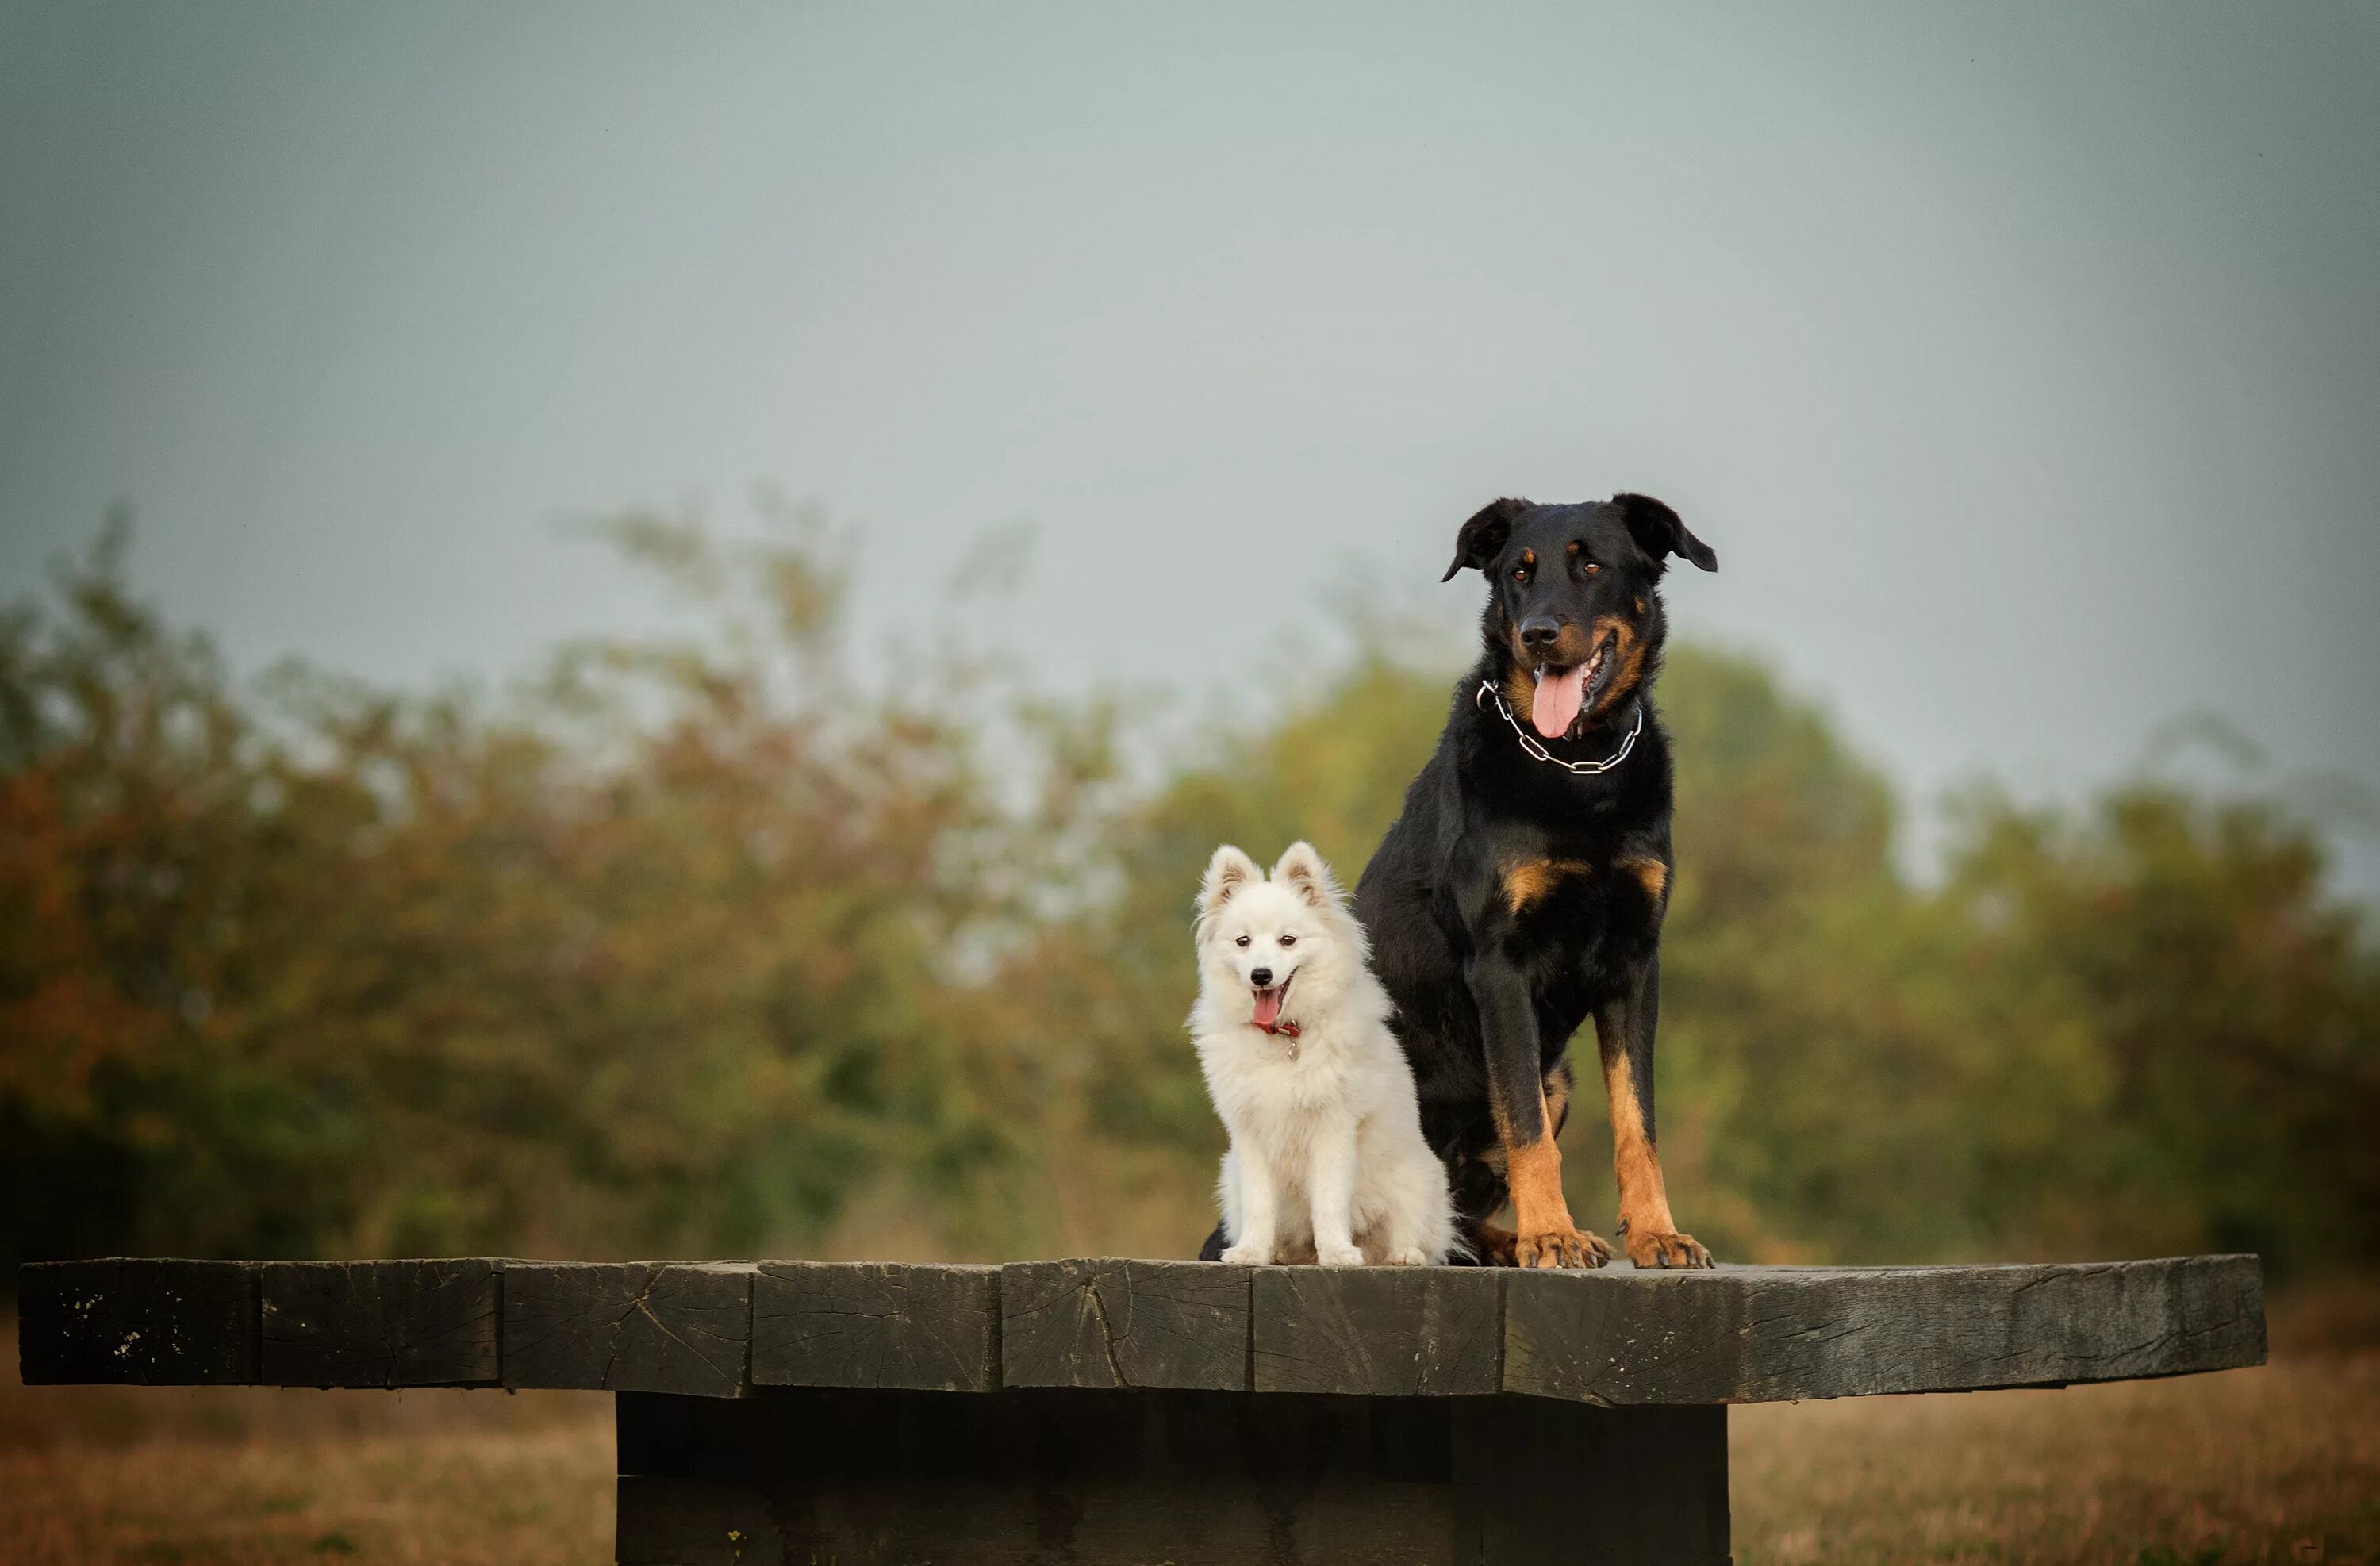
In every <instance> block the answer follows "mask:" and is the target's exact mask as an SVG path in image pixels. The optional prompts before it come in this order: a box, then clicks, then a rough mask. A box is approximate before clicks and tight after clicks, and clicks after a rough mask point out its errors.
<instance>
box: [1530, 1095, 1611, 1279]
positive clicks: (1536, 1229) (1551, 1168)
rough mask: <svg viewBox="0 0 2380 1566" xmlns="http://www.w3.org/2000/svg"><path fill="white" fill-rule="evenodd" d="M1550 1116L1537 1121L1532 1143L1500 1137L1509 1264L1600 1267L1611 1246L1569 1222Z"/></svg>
mask: <svg viewBox="0 0 2380 1566" xmlns="http://www.w3.org/2000/svg"><path fill="white" fill-rule="evenodd" d="M1552 1124H1553V1121H1552V1119H1551V1118H1550V1117H1549V1116H1548V1117H1547V1118H1545V1119H1544V1120H1543V1121H1542V1123H1541V1127H1540V1129H1539V1131H1538V1133H1537V1138H1536V1141H1534V1142H1520V1143H1515V1142H1514V1141H1512V1137H1511V1135H1510V1134H1509V1132H1508V1133H1507V1135H1506V1136H1505V1139H1504V1179H1505V1183H1506V1184H1507V1185H1509V1186H1510V1187H1511V1189H1512V1220H1513V1225H1514V1227H1515V1228H1517V1229H1518V1230H1519V1231H1520V1232H1519V1235H1518V1237H1517V1238H1516V1239H1515V1240H1514V1241H1513V1245H1512V1253H1513V1264H1514V1265H1515V1266H1518V1267H1601V1266H1602V1265H1603V1264H1604V1263H1605V1262H1606V1261H1608V1260H1609V1259H1610V1256H1611V1247H1610V1246H1609V1245H1608V1244H1604V1242H1603V1241H1601V1240H1599V1239H1597V1238H1596V1237H1595V1236H1594V1235H1592V1234H1589V1233H1587V1232H1585V1231H1583V1230H1581V1229H1580V1228H1579V1227H1578V1225H1576V1224H1575V1223H1573V1222H1572V1221H1571V1216H1570V1203H1569V1201H1568V1200H1567V1199H1566V1198H1564V1196H1562V1184H1561V1149H1560V1147H1556V1146H1555V1145H1554V1138H1553V1132H1552V1130H1551V1127H1552Z"/></svg>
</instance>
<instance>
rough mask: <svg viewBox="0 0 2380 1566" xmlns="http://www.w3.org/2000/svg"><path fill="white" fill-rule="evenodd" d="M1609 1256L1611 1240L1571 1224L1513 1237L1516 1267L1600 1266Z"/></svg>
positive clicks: (1513, 1256)
mask: <svg viewBox="0 0 2380 1566" xmlns="http://www.w3.org/2000/svg"><path fill="white" fill-rule="evenodd" d="M1610 1259H1611V1246H1610V1244H1609V1242H1607V1241H1605V1240H1604V1239H1602V1238H1601V1237H1600V1236H1598V1235H1595V1234H1590V1233H1588V1232H1586V1231H1585V1230H1584V1229H1577V1228H1573V1227H1572V1226H1571V1225H1569V1224H1563V1225H1561V1226H1560V1228H1554V1229H1541V1230H1538V1231H1536V1232H1534V1233H1524V1234H1520V1235H1517V1236H1515V1237H1514V1239H1513V1241H1512V1265H1513V1266H1515V1267H1601V1266H1602V1265H1603V1264H1604V1263H1605V1262H1607V1261H1609V1260H1610Z"/></svg>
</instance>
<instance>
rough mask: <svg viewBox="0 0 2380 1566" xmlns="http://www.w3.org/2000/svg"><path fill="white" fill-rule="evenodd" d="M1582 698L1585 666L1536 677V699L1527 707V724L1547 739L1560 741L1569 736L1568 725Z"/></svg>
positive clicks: (1584, 694)
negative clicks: (1532, 725) (1562, 672)
mask: <svg viewBox="0 0 2380 1566" xmlns="http://www.w3.org/2000/svg"><path fill="white" fill-rule="evenodd" d="M1585 699H1586V665H1585V664H1584V663H1582V664H1580V665H1578V667H1576V668H1574V669H1572V670H1570V671H1568V672H1567V673H1565V674H1538V675H1537V696H1536V700H1535V701H1533V702H1531V703H1530V704H1529V722H1533V723H1535V724H1536V726H1537V733H1539V734H1543V735H1545V736H1546V738H1548V739H1560V738H1561V736H1562V735H1564V734H1568V733H1570V725H1571V722H1572V721H1573V719H1575V718H1576V717H1577V716H1578V704H1579V703H1580V702H1582V701H1584V700H1585Z"/></svg>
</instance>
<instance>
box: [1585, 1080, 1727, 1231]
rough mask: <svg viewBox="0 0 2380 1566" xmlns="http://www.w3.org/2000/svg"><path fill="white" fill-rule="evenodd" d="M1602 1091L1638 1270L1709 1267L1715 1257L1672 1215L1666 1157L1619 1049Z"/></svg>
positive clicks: (1623, 1222) (1624, 1226) (1624, 1227)
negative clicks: (1647, 1131) (1651, 1131)
mask: <svg viewBox="0 0 2380 1566" xmlns="http://www.w3.org/2000/svg"><path fill="white" fill-rule="evenodd" d="M1603 1088H1604V1091H1605V1092H1606V1093H1608V1094H1609V1095H1610V1098H1611V1168H1612V1173H1613V1174H1614V1175H1615V1176H1617V1177H1618V1179H1619V1183H1620V1237H1621V1243H1622V1244H1625V1245H1626V1246H1627V1247H1628V1259H1629V1260H1631V1261H1633V1262H1634V1263H1635V1264H1636V1265H1637V1266H1639V1267H1708V1266H1709V1265H1710V1264H1711V1260H1710V1253H1709V1252H1708V1251H1706V1250H1705V1249H1703V1247H1702V1246H1701V1245H1700V1244H1697V1243H1696V1242H1695V1240H1694V1236H1693V1235H1691V1234H1681V1233H1679V1232H1678V1220H1676V1219H1675V1218H1672V1217H1671V1216H1670V1191H1669V1186H1668V1185H1667V1184H1665V1183H1664V1182H1663V1181H1662V1179H1661V1155H1660V1153H1659V1152H1658V1150H1657V1149H1656V1148H1655V1147H1654V1146H1653V1139H1652V1138H1651V1137H1650V1136H1648V1135H1645V1111H1644V1107H1643V1106H1642V1105H1641V1104H1639V1103H1638V1102H1637V1099H1636V1073H1635V1069H1634V1068H1633V1067H1632V1066H1631V1065H1630V1064H1629V1063H1628V1057H1627V1056H1626V1055H1624V1054H1621V1053H1620V1052H1618V1051H1617V1050H1615V1051H1613V1052H1612V1053H1611V1055H1610V1056H1609V1057H1608V1058H1607V1059H1606V1060H1605V1062H1604V1066H1603Z"/></svg>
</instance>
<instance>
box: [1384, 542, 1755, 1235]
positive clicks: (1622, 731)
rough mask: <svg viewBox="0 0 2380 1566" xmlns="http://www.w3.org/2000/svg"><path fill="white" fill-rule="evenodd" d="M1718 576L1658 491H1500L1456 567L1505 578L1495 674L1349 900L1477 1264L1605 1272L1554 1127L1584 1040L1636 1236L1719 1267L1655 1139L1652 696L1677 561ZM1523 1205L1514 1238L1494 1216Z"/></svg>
mask: <svg viewBox="0 0 2380 1566" xmlns="http://www.w3.org/2000/svg"><path fill="white" fill-rule="evenodd" d="M1672 554H1674V555H1678V556H1680V557H1682V558H1683V559H1686V560H1690V561H1692V562H1694V564H1696V565H1698V566H1700V567H1702V568H1703V569H1704V570H1706V571H1715V570H1717V569H1718V555H1717V554H1715V553H1713V552H1712V551H1711V549H1710V546H1708V545H1707V544H1706V543H1704V542H1703V541H1702V540H1700V539H1697V538H1695V537H1694V534H1692V533H1690V532H1688V531H1687V530H1686V527H1685V524H1684V523H1682V522H1681V521H1680V520H1679V519H1678V516H1677V513H1675V512H1673V511H1671V510H1670V508H1669V507H1668V506H1666V505H1664V504H1661V503H1660V502H1659V501H1657V500H1650V499H1647V498H1646V497H1645V496H1643V495H1615V496H1614V497H1612V499H1610V500H1609V501H1606V502H1603V503H1600V504H1582V505H1544V506H1541V505H1533V504H1530V503H1529V502H1527V501H1520V500H1500V501H1498V502H1496V503H1495V504H1492V505H1489V506H1488V507H1486V508H1485V509H1483V510H1482V511H1481V512H1480V513H1479V514H1478V515H1477V516H1474V517H1472V518H1471V520H1469V521H1468V522H1465V523H1464V524H1463V530H1462V532H1461V533H1460V534H1459V535H1458V536H1457V537H1456V540H1455V545H1454V564H1451V565H1450V566H1448V567H1447V568H1446V577H1445V579H1446V580H1448V581H1451V580H1453V579H1454V576H1455V573H1456V572H1458V571H1461V570H1462V569H1463V567H1464V566H1466V565H1467V566H1471V567H1474V568H1475V569H1477V570H1479V571H1481V572H1484V573H1485V574H1486V575H1487V577H1488V583H1489V585H1490V588H1491V589H1492V590H1491V591H1490V593H1489V595H1488V607H1487V612H1486V613H1485V615H1484V616H1483V617H1482V619H1481V622H1480V624H1481V629H1482V632H1483V633H1484V639H1485V641H1486V643H1487V647H1486V650H1485V653H1484V654H1483V656H1482V657H1481V659H1480V661H1479V663H1478V666H1477V667H1476V668H1475V669H1473V670H1472V672H1471V673H1470V674H1467V675H1465V676H1464V678H1463V684H1462V685H1461V686H1458V687H1456V690H1455V698H1454V711H1453V714H1452V716H1451V717H1450V718H1449V719H1448V720H1447V724H1446V731H1445V733H1444V734H1441V735H1440V736H1439V743H1438V752H1437V754H1436V755H1434V756H1432V757H1431V758H1430V760H1429V763H1428V765H1427V766H1426V767H1424V768H1423V769H1422V771H1421V775H1420V776H1419V777H1417V778H1415V780H1414V783H1413V786H1412V788H1411V789H1409V790H1408V791H1407V792H1406V794H1405V805H1404V812H1403V814H1402V815H1401V816H1399V817H1398V818H1397V820H1396V822H1395V824H1394V825H1392V826H1390V828H1389V833H1388V836H1387V837H1386V838H1385V839H1384V840H1382V842H1381V844H1380V847H1379V851H1378V853H1377V854H1375V855H1374V856H1372V862H1371V863H1370V864H1369V865H1368V866H1366V868H1365V870H1364V877H1363V880H1362V881H1361V882H1360V883H1359V884H1358V885H1357V887H1356V890H1355V912H1356V915H1357V917H1360V918H1361V919H1362V920H1363V922H1364V927H1365V929H1366V930H1367V931H1368V932H1369V933H1370V936H1371V941H1372V953H1373V965H1374V967H1375V968H1376V969H1377V971H1378V974H1379V977H1380V979H1381V981H1382V982H1383V983H1384V984H1386V985H1387V986H1388V990H1389V994H1390V998H1391V999H1393V1000H1394V1001H1395V1002H1396V1006H1397V1014H1396V1016H1395V1018H1394V1026H1395V1028H1396V1030H1397V1035H1398V1037H1399V1038H1400V1039H1401V1040H1402V1041H1403V1044H1404V1049H1405V1054H1406V1056H1407V1057H1408V1058H1409V1059H1410V1060H1411V1061H1412V1062H1413V1068H1414V1076H1415V1081H1416V1083H1417V1084H1418V1086H1419V1088H1420V1093H1421V1113H1422V1130H1423V1133H1424V1134H1425V1135H1427V1137H1428V1138H1429V1142H1430V1146H1431V1147H1435V1148H1436V1149H1437V1150H1438V1153H1439V1157H1441V1158H1443V1159H1445V1160H1446V1166H1447V1171H1448V1173H1449V1175H1450V1176H1451V1180H1452V1182H1453V1187H1454V1200H1455V1207H1456V1209H1457V1213H1458V1215H1459V1217H1460V1219H1461V1221H1462V1230H1463V1235H1464V1238H1465V1239H1467V1240H1468V1241H1469V1242H1470V1244H1471V1245H1472V1246H1473V1248H1474V1249H1475V1252H1476V1253H1477V1254H1478V1256H1480V1258H1481V1259H1482V1260H1487V1261H1494V1262H1500V1263H1504V1264H1507V1265H1518V1266H1521V1267H1600V1266H1601V1265H1602V1264H1603V1263H1604V1262H1605V1261H1606V1260H1607V1259H1609V1256H1610V1255H1611V1247H1610V1246H1609V1245H1608V1244H1605V1243H1604V1242H1603V1241H1601V1240H1599V1239H1597V1238H1596V1237H1595V1236H1594V1235H1593V1234H1589V1233H1585V1232H1582V1231H1580V1230H1579V1229H1578V1228H1576V1227H1575V1226H1574V1225H1573V1223H1572V1222H1571V1217H1570V1208H1569V1206H1568V1204H1567V1203H1565V1202H1564V1200H1563V1199H1562V1184H1561V1155H1560V1152H1559V1151H1558V1150H1557V1149H1556V1147H1555V1146H1554V1137H1555V1135H1556V1134H1557V1133H1559V1132H1560V1130H1561V1126H1562V1121H1563V1119H1564V1118H1565V1117H1566V1115H1567V1114H1568V1112H1569V1109H1570V1091H1571V1068H1570V1059H1569V1050H1570V1036H1571V1034H1572V1033H1573V1032H1574V1031H1575V1030H1576V1029H1577V1027H1578V1026H1579V1024H1580V1023H1582V1022H1583V1021H1585V1019H1586V1018H1587V1017H1589V1016H1592V1017H1594V1019H1595V1029H1596V1035H1597V1040H1598V1042H1599V1043H1600V1045H1601V1048H1602V1056H1603V1082H1604V1087H1605V1089H1606V1091H1607V1092H1608V1093H1609V1096H1610V1099H1611V1132H1612V1138H1613V1141H1614V1143H1615V1144H1616V1157H1615V1159H1614V1162H1615V1164H1616V1168H1617V1172H1618V1174H1619V1183H1620V1232H1621V1238H1622V1240H1623V1242H1624V1243H1625V1244H1626V1245H1627V1247H1628V1255H1629V1257H1630V1258H1631V1259H1632V1260H1633V1261H1634V1262H1635V1263H1636V1265H1637V1266H1639V1267H1708V1266H1710V1265H1711V1259H1710V1253H1709V1252H1708V1251H1706V1250H1705V1249H1704V1248H1703V1247H1702V1246H1701V1245H1699V1244H1696V1243H1695V1242H1694V1239H1693V1237H1692V1236H1690V1235H1685V1234H1681V1233H1679V1232H1678V1226H1677V1223H1676V1220H1673V1219H1672V1218H1671V1217H1670V1199H1669V1196H1668V1194H1667V1192H1666V1190H1665V1189H1664V1187H1663V1185H1662V1182H1661V1160H1660V1158H1659V1155H1658V1153H1656V1152H1655V1150H1654V1146H1653V1033H1654V1025H1655V1021H1656V1018H1657V1015H1658V1006H1659V991H1660V944H1661V915H1662V911H1663V909H1664V908H1665V907H1666V906H1667V905H1668V903H1669V891H1670V863H1671V860H1670V744H1669V739H1668V736H1667V735H1665V734H1663V733H1662V731H1661V722H1660V719H1659V717H1658V715H1657V714H1656V713H1655V711H1654V710H1653V698H1652V685H1653V678H1654V675H1655V674H1657V673H1658V670H1659V668H1660V662H1661V644H1662V639H1663V636H1664V634H1665V625H1664V621H1663V616H1662V611H1661V595H1660V591H1659V584H1660V580H1661V574H1662V572H1663V570H1664V568H1665V567H1666V566H1667V565H1668V564H1669V557H1670V555H1672ZM1508 1196H1509V1197H1510V1198H1511V1200H1512V1207H1513V1212H1514V1215H1515V1219H1516V1223H1517V1228H1518V1231H1519V1232H1518V1233H1512V1232H1507V1231H1505V1230H1503V1229H1501V1228H1500V1227H1498V1226H1497V1225H1495V1224H1493V1223H1491V1222H1490V1221H1489V1220H1491V1219H1492V1218H1493V1217H1494V1215H1495V1214H1496V1213H1497V1212H1498V1211H1499V1210H1500V1209H1501V1208H1502V1207H1503V1205H1504V1202H1505V1200H1506V1198H1507V1197H1508Z"/></svg>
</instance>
